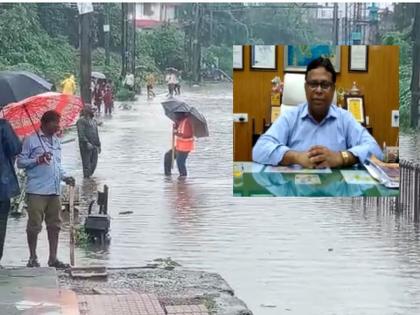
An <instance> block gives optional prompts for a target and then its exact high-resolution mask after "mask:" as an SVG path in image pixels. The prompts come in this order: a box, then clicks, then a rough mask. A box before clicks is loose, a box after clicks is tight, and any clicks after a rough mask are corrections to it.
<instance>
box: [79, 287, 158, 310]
mask: <svg viewBox="0 0 420 315" xmlns="http://www.w3.org/2000/svg"><path fill="white" fill-rule="evenodd" d="M103 292H105V291H103ZM79 307H80V314H81V315H165V311H164V310H163V308H162V307H161V306H160V303H159V300H158V299H157V297H156V296H155V295H153V294H139V293H130V294H126V295H122V294H120V295H118V294H117V295H106V294H105V295H79Z"/></svg>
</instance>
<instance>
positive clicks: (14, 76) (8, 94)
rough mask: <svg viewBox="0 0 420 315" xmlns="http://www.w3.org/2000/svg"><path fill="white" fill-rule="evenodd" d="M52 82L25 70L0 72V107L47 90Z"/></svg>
mask: <svg viewBox="0 0 420 315" xmlns="http://www.w3.org/2000/svg"><path fill="white" fill-rule="evenodd" d="M51 87H52V84H51V83H49V82H47V81H45V80H44V79H43V78H41V77H39V76H37V75H36V74H33V73H31V72H26V71H1V72H0V108H1V107H3V106H5V105H7V104H9V103H14V102H19V101H21V100H23V99H25V98H28V97H30V96H33V95H36V94H39V93H43V92H47V91H49V90H50V89H51Z"/></svg>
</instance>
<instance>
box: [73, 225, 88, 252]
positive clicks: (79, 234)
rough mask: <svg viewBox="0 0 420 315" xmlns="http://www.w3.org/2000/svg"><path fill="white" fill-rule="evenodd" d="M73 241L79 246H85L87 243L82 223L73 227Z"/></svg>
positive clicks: (86, 235)
mask: <svg viewBox="0 0 420 315" xmlns="http://www.w3.org/2000/svg"><path fill="white" fill-rule="evenodd" d="M74 236H75V243H76V245H77V246H79V247H87V246H88V245H89V235H88V234H87V233H86V231H85V227H84V226H83V225H80V226H77V227H75V233H74Z"/></svg>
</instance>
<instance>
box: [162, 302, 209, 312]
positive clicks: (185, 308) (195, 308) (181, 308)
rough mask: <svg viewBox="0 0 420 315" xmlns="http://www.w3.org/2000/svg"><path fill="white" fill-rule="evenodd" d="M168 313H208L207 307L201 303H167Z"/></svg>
mask: <svg viewBox="0 0 420 315" xmlns="http://www.w3.org/2000/svg"><path fill="white" fill-rule="evenodd" d="M165 309H166V313H167V315H208V314H209V312H208V310H207V308H206V307H205V306H204V305H202V304H200V305H167V306H165Z"/></svg>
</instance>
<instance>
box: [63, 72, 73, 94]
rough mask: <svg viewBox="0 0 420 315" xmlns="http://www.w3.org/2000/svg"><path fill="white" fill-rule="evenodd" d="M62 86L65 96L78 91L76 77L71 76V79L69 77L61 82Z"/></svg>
mask: <svg viewBox="0 0 420 315" xmlns="http://www.w3.org/2000/svg"><path fill="white" fill-rule="evenodd" d="M61 86H62V88H63V89H62V93H63V94H70V95H73V94H74V92H75V91H76V82H75V80H74V75H71V76H70V77H68V78H67V79H64V80H63V81H62V82H61Z"/></svg>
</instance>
